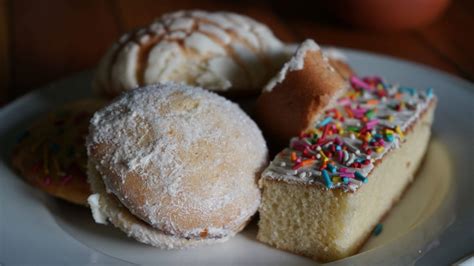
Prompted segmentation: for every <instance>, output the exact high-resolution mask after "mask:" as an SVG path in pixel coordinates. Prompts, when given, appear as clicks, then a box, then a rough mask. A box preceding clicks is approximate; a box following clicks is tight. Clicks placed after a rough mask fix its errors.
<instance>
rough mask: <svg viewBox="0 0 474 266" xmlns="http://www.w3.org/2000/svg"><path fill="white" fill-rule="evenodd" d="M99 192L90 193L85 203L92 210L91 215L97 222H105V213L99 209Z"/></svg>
mask: <svg viewBox="0 0 474 266" xmlns="http://www.w3.org/2000/svg"><path fill="white" fill-rule="evenodd" d="M99 199H100V194H92V195H90V196H89V197H88V198H87V203H89V207H90V208H91V211H92V217H93V218H94V221H95V222H96V223H98V224H107V215H106V214H104V213H103V212H102V211H101V209H100V203H99Z"/></svg>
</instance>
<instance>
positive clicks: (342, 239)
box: [257, 77, 436, 262]
mask: <svg viewBox="0 0 474 266" xmlns="http://www.w3.org/2000/svg"><path fill="white" fill-rule="evenodd" d="M351 81H352V88H351V89H350V90H349V91H348V92H347V94H346V95H345V96H343V97H341V98H340V99H339V100H338V104H337V106H336V107H334V108H331V109H328V110H326V111H325V113H324V116H322V117H320V118H319V119H318V120H317V121H316V122H315V123H314V126H313V128H311V129H309V130H307V131H305V132H303V133H302V134H301V135H299V136H298V137H295V138H293V139H292V140H291V143H290V147H288V148H286V149H284V150H283V151H281V152H280V153H279V154H278V155H277V156H276V157H275V159H274V160H273V161H272V162H271V164H270V166H269V167H268V168H267V169H266V170H265V171H264V172H263V174H262V179H261V180H260V186H261V188H262V189H263V192H262V204H261V206H260V209H259V211H260V221H259V231H258V236H257V238H258V240H260V241H262V242H264V243H267V244H269V245H272V246H275V247H277V248H279V249H283V250H288V251H291V252H294V253H297V254H302V255H305V256H308V257H311V258H313V259H316V260H319V261H322V262H329V261H334V260H337V259H341V258H344V257H346V256H349V255H352V254H354V253H356V252H357V251H358V250H359V249H360V248H361V246H362V245H363V243H364V242H365V241H366V239H367V238H368V237H369V235H370V233H371V231H372V230H373V229H374V227H375V225H376V224H377V223H379V222H380V220H381V219H382V217H384V215H386V214H387V213H388V212H389V210H390V209H391V208H392V206H393V205H394V204H395V202H396V201H397V200H398V199H399V198H400V197H401V195H402V192H403V191H404V190H405V189H406V187H407V186H408V184H409V183H410V182H412V181H413V178H414V174H415V172H416V170H417V168H418V166H419V165H420V163H421V160H422V157H423V155H424V153H425V151H426V148H427V145H428V141H429V138H430V126H431V123H432V120H433V113H434V109H435V105H436V98H435V97H434V96H433V93H432V90H431V89H428V90H426V91H418V90H416V89H413V88H406V87H400V86H397V85H389V84H388V83H386V82H384V81H383V80H382V79H380V78H377V77H375V78H374V77H372V78H370V77H369V78H365V79H363V80H361V79H359V78H357V77H352V78H351Z"/></svg>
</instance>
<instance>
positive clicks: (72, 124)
mask: <svg viewBox="0 0 474 266" xmlns="http://www.w3.org/2000/svg"><path fill="white" fill-rule="evenodd" d="M104 104H105V103H104V102H103V101H101V100H96V99H88V100H80V101H77V102H73V103H69V104H68V105H67V106H63V107H61V108H59V109H58V110H55V111H52V112H50V113H48V114H47V115H46V116H44V117H42V118H40V119H39V120H38V121H36V122H35V123H34V124H33V125H32V126H31V127H30V128H29V129H27V130H26V131H25V132H23V133H22V135H21V136H20V138H19V140H18V143H17V145H16V146H15V148H14V151H13V154H12V165H13V167H14V168H15V169H16V170H17V171H18V172H19V173H20V175H21V176H23V178H25V180H27V181H28V182H29V183H30V184H32V185H33V186H35V187H38V188H39V189H41V190H43V191H45V192H47V193H49V194H50V195H53V196H55V197H58V198H61V199H64V200H66V201H69V202H72V203H76V204H80V205H84V206H86V205H87V197H88V196H89V195H90V189H89V184H88V183H87V180H86V176H87V175H86V168H87V167H86V165H87V154H86V148H85V146H84V144H85V138H86V136H87V131H88V127H89V120H90V118H91V117H92V115H93V114H94V112H95V111H97V110H98V109H99V108H101V107H102V106H104Z"/></svg>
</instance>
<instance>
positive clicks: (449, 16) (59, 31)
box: [0, 0, 474, 105]
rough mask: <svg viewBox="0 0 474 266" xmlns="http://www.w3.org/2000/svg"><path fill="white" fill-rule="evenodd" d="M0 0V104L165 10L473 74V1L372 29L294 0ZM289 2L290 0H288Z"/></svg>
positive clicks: (78, 64)
mask: <svg viewBox="0 0 474 266" xmlns="http://www.w3.org/2000/svg"><path fill="white" fill-rule="evenodd" d="M255 2H257V1H230V0H226V1H222V0H221V1H211V0H204V1H189V0H188V1H186V0H173V1H155V0H139V1H128V0H117V1H114V0H81V1H66V0H48V1H32V0H30V1H27V0H10V1H8V0H0V59H1V60H0V105H2V104H5V103H8V102H9V101H11V100H13V99H15V98H16V97H18V96H20V95H22V94H25V93H26V92H28V91H29V90H31V89H34V88H36V87H38V86H41V85H44V84H47V83H48V82H51V81H54V80H56V79H58V78H61V77H64V76H67V75H70V74H71V73H74V72H77V71H81V70H84V69H88V68H91V67H94V65H95V64H96V63H97V61H98V59H99V58H100V57H101V55H102V54H103V53H104V51H105V50H106V49H107V48H108V47H109V45H110V44H111V43H112V42H113V41H114V40H115V39H117V38H118V36H119V35H120V34H121V33H123V32H126V31H128V30H130V29H133V28H136V27H139V26H142V25H146V24H147V23H149V22H150V21H152V20H153V18H155V17H157V16H159V15H160V14H162V13H165V12H169V11H174V10H178V9H190V8H201V9H206V10H230V11H236V12H240V13H243V14H246V15H249V16H251V17H254V18H256V19H257V20H260V21H262V22H264V23H266V24H268V25H269V26H270V27H271V28H272V29H273V30H274V32H275V34H276V35H277V36H278V37H279V38H281V39H282V40H283V41H286V42H295V41H301V40H303V39H304V38H307V37H310V38H314V39H315V40H316V41H317V42H318V43H320V44H323V45H335V46H341V47H350V48H356V49H363V50H368V51H374V52H378V53H384V54H389V55H392V56H397V57H401V58H404V59H408V60H412V61H416V62H420V63H423V64H427V65H430V66H433V67H435V68H438V69H441V70H444V71H447V72H450V73H453V74H455V75H458V76H460V77H462V78H465V79H468V80H471V81H474V37H473V28H474V15H473V12H474V1H470V0H454V1H453V3H452V4H451V6H450V7H449V8H448V10H447V12H446V13H445V14H444V16H443V17H441V18H440V19H439V20H438V21H436V22H435V23H434V24H432V25H430V26H427V27H425V28H422V29H419V30H411V31H403V32H388V33H387V32H385V33H382V32H370V31H364V30H360V29H353V28H351V27H350V26H347V25H343V24H341V23H338V22H337V21H336V22H334V21H333V19H331V18H330V17H329V18H328V16H327V15H325V14H324V12H322V11H318V10H320V9H319V8H318V6H308V5H307V4H303V3H304V2H303V1H302V0H296V3H299V4H294V3H295V0H294V1H292V2H291V3H293V7H289V6H288V3H287V4H286V6H285V5H284V4H283V2H285V1H282V2H281V3H280V4H274V3H273V2H270V1H268V2H267V1H258V3H257V4H256V3H255ZM286 2H288V1H286Z"/></svg>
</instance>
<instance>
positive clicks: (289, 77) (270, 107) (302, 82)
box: [256, 51, 348, 145]
mask: <svg viewBox="0 0 474 266" xmlns="http://www.w3.org/2000/svg"><path fill="white" fill-rule="evenodd" d="M347 87H348V84H347V82H346V80H344V78H343V77H342V76H341V75H340V74H339V73H338V72H336V71H335V70H334V69H333V68H332V67H331V66H330V65H329V63H328V62H327V60H325V58H324V57H323V55H322V53H321V51H308V52H307V53H306V56H305V58H304V68H303V69H301V70H296V71H289V72H287V74H286V77H285V79H284V80H283V81H282V82H281V83H278V84H277V85H276V86H275V87H274V88H273V90H271V91H270V92H265V91H264V92H263V93H262V94H261V95H260V97H259V98H258V99H257V108H256V115H257V119H258V122H259V125H260V126H261V127H262V129H263V132H264V133H265V135H266V136H267V137H268V138H270V140H271V142H275V143H277V144H278V145H282V144H283V145H287V144H288V141H289V139H290V138H291V137H293V136H297V135H298V134H300V132H302V131H304V130H305V129H307V128H308V127H309V126H310V125H311V123H312V122H313V121H314V120H315V118H316V117H317V116H318V115H319V114H320V113H321V112H322V110H323V109H324V108H325V107H326V106H327V105H328V104H329V103H330V102H331V100H332V99H333V98H334V97H335V96H336V95H338V94H339V93H340V91H342V90H343V89H345V88H347Z"/></svg>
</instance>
